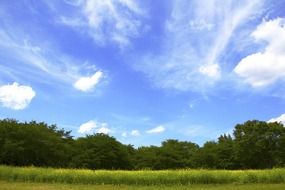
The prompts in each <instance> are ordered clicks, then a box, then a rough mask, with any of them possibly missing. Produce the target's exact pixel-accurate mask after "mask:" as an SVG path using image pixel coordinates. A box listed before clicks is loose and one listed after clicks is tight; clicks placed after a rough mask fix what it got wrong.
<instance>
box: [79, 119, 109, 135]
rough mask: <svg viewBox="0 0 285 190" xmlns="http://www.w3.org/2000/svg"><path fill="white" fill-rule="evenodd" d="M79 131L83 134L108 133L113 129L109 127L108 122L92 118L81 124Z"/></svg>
mask: <svg viewBox="0 0 285 190" xmlns="http://www.w3.org/2000/svg"><path fill="white" fill-rule="evenodd" d="M77 132H78V133H81V134H92V133H104V134H108V133H110V132H111V130H110V129H109V128H108V124H107V123H100V122H98V121H96V120H90V121H88V122H86V123H83V124H81V125H80V127H79V129H78V131H77Z"/></svg>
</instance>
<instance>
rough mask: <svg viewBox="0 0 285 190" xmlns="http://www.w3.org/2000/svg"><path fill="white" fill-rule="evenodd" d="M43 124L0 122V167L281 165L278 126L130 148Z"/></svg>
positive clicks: (283, 141)
mask: <svg viewBox="0 0 285 190" xmlns="http://www.w3.org/2000/svg"><path fill="white" fill-rule="evenodd" d="M70 134H71V131H65V130H64V129H58V127H57V126H56V125H48V124H46V123H43V122H36V121H31V122H18V121H16V120H13V119H4V120H0V164H3V165H14V166H30V165H34V166H42V167H65V168H89V169H179V168H213V169H262V168H273V167H284V166H285V128H284V126H283V124H282V123H278V122H273V123H268V122H264V121H257V120H251V121H247V122H245V123H243V124H237V125H236V126H235V128H234V132H233V135H230V134H223V135H221V136H220V137H219V138H218V139H217V140H216V141H208V142H205V144H204V145H203V146H199V145H197V144H195V143H193V142H190V141H179V140H175V139H167V140H165V141H163V142H162V143H161V146H143V147H138V148H134V147H133V146H132V145H124V144H122V143H120V142H119V141H117V140H116V139H115V138H114V137H111V136H108V135H105V134H93V135H86V136H85V137H80V138H73V137H72V136H71V135H70Z"/></svg>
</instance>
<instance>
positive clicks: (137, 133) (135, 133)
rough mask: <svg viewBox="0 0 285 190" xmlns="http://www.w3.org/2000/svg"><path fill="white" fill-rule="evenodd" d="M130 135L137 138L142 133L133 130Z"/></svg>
mask: <svg viewBox="0 0 285 190" xmlns="http://www.w3.org/2000/svg"><path fill="white" fill-rule="evenodd" d="M130 135H132V136H136V137H137V136H140V135H141V133H140V132H139V130H132V131H131V133H130Z"/></svg>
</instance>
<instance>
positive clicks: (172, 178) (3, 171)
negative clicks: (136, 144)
mask: <svg viewBox="0 0 285 190" xmlns="http://www.w3.org/2000/svg"><path fill="white" fill-rule="evenodd" d="M0 180H3V181H11V182H38V183H64V184H93V185H102V184H104V185H145V186H147V185H191V184H250V183H260V184H281V183H282V184H285V169H273V170H237V171H230V170H162V171H148V170H146V171H118V170H114V171H110V170H109V171H108V170H95V171H92V170H78V169H52V168H36V167H7V166H0Z"/></svg>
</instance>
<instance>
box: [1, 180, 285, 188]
mask: <svg viewBox="0 0 285 190" xmlns="http://www.w3.org/2000/svg"><path fill="white" fill-rule="evenodd" d="M96 189H98V190H189V189H190V190H284V189H285V184H246V185H228V184H226V185H191V186H179V185H178V186H127V185H120V186H118V185H116V186H114V185H77V184H76V185H74V184H73V185H72V184H46V183H22V182H5V181H0V190H96Z"/></svg>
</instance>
